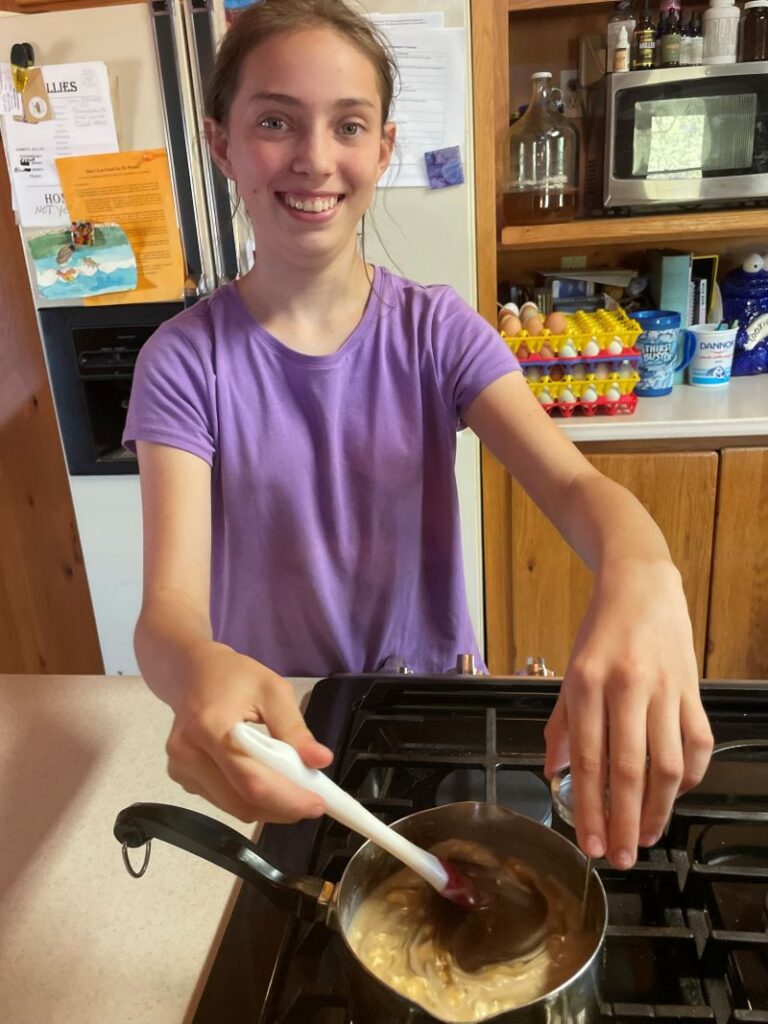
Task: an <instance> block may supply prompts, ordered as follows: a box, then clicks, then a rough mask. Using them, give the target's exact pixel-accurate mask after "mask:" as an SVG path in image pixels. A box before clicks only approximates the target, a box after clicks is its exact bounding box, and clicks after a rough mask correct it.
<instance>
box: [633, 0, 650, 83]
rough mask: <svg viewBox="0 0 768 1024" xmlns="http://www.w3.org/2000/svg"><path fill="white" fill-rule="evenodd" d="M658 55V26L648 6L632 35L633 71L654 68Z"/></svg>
mask: <svg viewBox="0 0 768 1024" xmlns="http://www.w3.org/2000/svg"><path fill="white" fill-rule="evenodd" d="M655 54H656V26H655V25H654V24H653V21H652V20H651V12H650V9H649V8H648V6H647V5H646V8H645V10H644V11H643V14H642V15H641V17H640V20H639V21H638V23H637V26H636V27H635V31H634V33H633V34H632V70H633V71H646V70H649V69H650V68H652V67H653V66H654V63H655Z"/></svg>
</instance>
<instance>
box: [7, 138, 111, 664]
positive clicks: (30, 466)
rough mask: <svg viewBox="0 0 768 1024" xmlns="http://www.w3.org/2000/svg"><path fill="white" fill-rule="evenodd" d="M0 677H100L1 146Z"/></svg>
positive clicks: (82, 569) (61, 456)
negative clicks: (15, 674)
mask: <svg viewBox="0 0 768 1024" xmlns="http://www.w3.org/2000/svg"><path fill="white" fill-rule="evenodd" d="M0 238H3V239H4V241H5V245H4V252H3V257H4V259H3V273H2V274H0V338H2V344H0V530H2V534H1V535H0V672H50V673H58V674H66V673H78V674H84V675H93V674H99V673H102V672H103V671H104V666H103V663H102V660H101V652H100V650H99V642H98V637H97V634H96V623H95V620H94V616H93V609H92V607H91V598H90V593H89V590H88V581H87V578H86V574H85V567H84V565H83V558H82V553H81V550H80V541H79V537H78V533H77V526H76V524H75V513H74V508H73V506H72V498H71V495H70V492H69V479H68V477H67V469H66V466H65V463H64V453H63V451H62V447H61V441H60V439H59V430H58V425H57V423H56V416H55V413H54V409H53V399H52V396H51V391H50V387H49V384H48V374H47V372H46V368H45V361H44V359H43V352H42V345H41V341H40V334H39V332H38V327H37V318H36V315H35V308H34V304H33V301H32V293H31V290H30V284H29V280H28V278H27V268H26V263H25V261H24V252H23V249H22V243H21V238H20V236H19V231H18V228H17V227H16V224H15V222H14V217H13V212H12V210H11V193H10V182H9V180H8V168H7V163H6V160H5V154H4V152H3V149H2V145H0Z"/></svg>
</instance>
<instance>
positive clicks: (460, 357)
mask: <svg viewBox="0 0 768 1024" xmlns="http://www.w3.org/2000/svg"><path fill="white" fill-rule="evenodd" d="M440 293H441V294H440V297H439V300H438V302H437V304H436V307H435V309H434V313H433V318H432V355H433V359H434V363H435V371H436V373H437V377H438V383H439V386H440V390H441V393H442V395H443V400H444V402H445V404H446V406H447V408H448V409H449V410H451V412H452V415H453V416H454V417H455V419H456V421H457V423H459V425H462V424H461V416H462V413H463V412H464V411H465V410H466V409H467V408H468V407H469V406H470V405H471V404H472V402H473V401H474V400H475V398H477V396H478V395H479V394H480V392H481V391H484V390H485V388H487V387H488V385H489V384H492V383H493V382H494V381H495V380H498V379H499V377H503V376H505V375H506V374H507V373H511V372H513V371H514V370H519V369H520V364H519V362H518V361H517V358H516V357H515V355H514V354H513V353H512V351H511V350H510V348H509V347H508V346H507V345H506V343H505V342H504V341H503V339H502V337H501V335H500V334H499V333H498V331H496V330H495V329H494V328H493V327H491V325H490V324H489V323H488V321H487V320H485V319H483V317H481V316H480V314H479V313H478V312H476V310H474V309H472V307H471V306H469V305H467V303H466V302H464V300H463V299H462V298H460V296H459V295H457V294H456V292H455V291H454V290H453V289H452V288H447V287H446V288H441V289H440Z"/></svg>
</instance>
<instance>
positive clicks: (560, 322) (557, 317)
mask: <svg viewBox="0 0 768 1024" xmlns="http://www.w3.org/2000/svg"><path fill="white" fill-rule="evenodd" d="M544 326H545V327H546V328H547V329H548V330H550V331H552V333H553V334H565V331H566V329H567V327H568V321H567V320H566V319H565V316H564V314H563V313H550V314H549V316H548V317H547V318H546V320H545V321H544Z"/></svg>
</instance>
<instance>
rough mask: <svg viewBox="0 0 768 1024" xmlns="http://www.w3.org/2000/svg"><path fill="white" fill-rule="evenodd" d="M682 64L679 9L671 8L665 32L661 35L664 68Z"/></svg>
mask: <svg viewBox="0 0 768 1024" xmlns="http://www.w3.org/2000/svg"><path fill="white" fill-rule="evenodd" d="M679 65H680V22H679V21H678V18H677V11H676V10H674V8H670V9H669V11H668V12H667V17H666V19H665V22H664V34H663V35H662V37H661V60H660V62H659V66H660V67H662V68H676V67H679Z"/></svg>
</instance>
